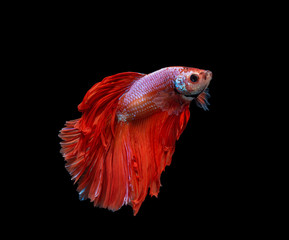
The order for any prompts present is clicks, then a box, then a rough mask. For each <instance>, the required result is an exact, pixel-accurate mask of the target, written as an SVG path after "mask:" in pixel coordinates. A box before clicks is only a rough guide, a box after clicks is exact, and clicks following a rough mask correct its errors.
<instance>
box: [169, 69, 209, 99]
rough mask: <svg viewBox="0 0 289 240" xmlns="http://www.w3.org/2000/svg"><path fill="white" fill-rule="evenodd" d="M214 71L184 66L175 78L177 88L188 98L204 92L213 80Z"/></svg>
mask: <svg viewBox="0 0 289 240" xmlns="http://www.w3.org/2000/svg"><path fill="white" fill-rule="evenodd" d="M212 76H213V74H212V72H211V71H209V70H202V69H198V68H183V69H182V71H180V73H179V74H178V75H177V76H176V78H175V80H174V85H175V90H176V91H177V92H178V93H179V94H181V95H182V96H183V98H184V99H186V100H193V99H194V98H197V97H198V96H199V95H200V94H201V93H203V92H204V91H205V90H206V89H207V87H208V86H209V84H210V81H211V80H212Z"/></svg>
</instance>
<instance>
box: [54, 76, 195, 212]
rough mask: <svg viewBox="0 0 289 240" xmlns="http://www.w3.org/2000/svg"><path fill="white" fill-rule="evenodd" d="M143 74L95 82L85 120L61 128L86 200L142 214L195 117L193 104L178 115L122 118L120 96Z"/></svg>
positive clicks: (85, 101)
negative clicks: (120, 115) (148, 195)
mask: <svg viewBox="0 0 289 240" xmlns="http://www.w3.org/2000/svg"><path fill="white" fill-rule="evenodd" d="M143 76H144V75H143V74H139V73H132V72H130V73H121V74H117V75H114V76H110V77H107V78H105V79H104V80H103V81H102V82H100V83H97V84H95V85H94V86H93V87H92V88H91V89H90V90H89V91H88V92H87V94H86V95H85V97H84V99H83V101H82V103H81V104H80V105H79V106H78V109H79V111H81V112H82V117H81V118H80V119H76V120H72V121H68V122H66V125H65V127H64V128H63V129H62V130H61V131H60V135H59V136H60V137H61V138H62V140H63V141H62V142H61V146H62V149H61V153H62V154H63V156H64V158H65V160H66V169H67V170H68V172H69V173H70V175H71V176H72V179H73V180H74V182H75V183H76V182H78V188H77V191H78V192H79V196H80V199H82V200H83V199H87V198H89V199H90V200H91V201H93V202H94V205H95V206H99V207H103V208H109V209H111V210H113V211H115V210H118V209H119V208H120V207H121V206H122V205H124V204H129V205H131V206H132V207H133V210H134V215H136V214H137V212H138V211H139V208H140V206H141V203H142V202H143V201H144V199H145V197H146V195H147V192H148V188H150V195H154V196H157V195H158V192H159V188H160V175H161V173H162V171H163V170H164V169H165V167H166V166H167V165H169V164H170V163H171V159H172V155H173V153H174V150H175V142H176V140H177V139H178V138H179V137H180V135H181V133H182V132H183V130H184V128H185V127H186V124H187V122H188V120H189V116H190V112H189V109H188V105H187V106H186V107H185V108H184V111H182V112H181V113H179V114H178V115H175V114H169V113H168V112H167V111H159V112H157V113H155V114H153V115H151V116H149V117H146V118H142V119H138V120H134V121H131V122H122V121H119V120H118V119H117V114H116V111H117V106H118V102H119V98H120V97H121V96H122V95H123V94H124V93H126V92H127V90H128V89H129V88H130V86H131V85H132V84H133V83H134V81H136V80H138V79H139V78H141V77H143Z"/></svg>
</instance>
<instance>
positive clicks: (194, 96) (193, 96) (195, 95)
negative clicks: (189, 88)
mask: <svg viewBox="0 0 289 240" xmlns="http://www.w3.org/2000/svg"><path fill="white" fill-rule="evenodd" d="M206 88H207V87H204V88H203V89H202V90H201V91H200V92H198V93H194V94H190V95H184V96H185V97H191V98H197V97H198V96H199V95H200V94H201V93H202V92H204V91H205V90H206Z"/></svg>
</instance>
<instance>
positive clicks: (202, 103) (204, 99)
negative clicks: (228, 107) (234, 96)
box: [196, 88, 211, 111]
mask: <svg viewBox="0 0 289 240" xmlns="http://www.w3.org/2000/svg"><path fill="white" fill-rule="evenodd" d="M210 97H211V95H210V94H209V89H208V88H207V89H206V90H205V91H203V92H202V93H200V95H199V96H198V97H197V98H196V104H197V106H198V107H200V108H203V109H204V110H205V111H209V108H208V106H210V103H209V102H208V99H209V98H210Z"/></svg>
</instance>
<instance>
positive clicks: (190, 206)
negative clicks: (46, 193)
mask: <svg viewBox="0 0 289 240" xmlns="http://www.w3.org/2000/svg"><path fill="white" fill-rule="evenodd" d="M71 45H73V44H71ZM110 47H111V48H112V49H110ZM110 47H109V49H110V50H109V51H105V50H103V49H102V47H99V48H98V49H97V50H95V51H91V49H85V48H84V49H79V47H78V48H75V46H70V45H68V46H67V45H66V46H65V47H64V49H63V48H61V50H62V53H61V54H60V56H58V58H60V59H56V61H55V62H54V65H55V67H56V69H57V71H56V72H55V73H56V75H55V76H53V79H52V82H53V84H54V87H55V89H54V90H53V94H52V98H53V99H54V100H55V102H54V106H53V110H52V114H53V116H54V121H53V123H54V127H55V128H54V129H53V135H54V137H55V138H54V141H55V146H54V157H53V159H51V163H52V164H53V179H52V181H51V182H50V184H51V185H53V187H52V188H53V189H54V190H53V191H56V195H57V198H55V199H54V198H53V205H54V206H55V207H57V208H60V209H61V210H60V211H61V212H62V214H63V217H65V214H69V213H71V214H72V213H73V214H79V215H80V216H83V217H84V216H85V217H89V218H93V219H94V220H97V219H101V218H102V217H112V218H115V217H123V216H127V217H133V216H132V214H133V212H132V209H131V207H129V206H125V207H123V208H121V210H119V211H117V212H114V213H113V212H111V211H109V210H106V209H99V208H94V207H93V204H92V203H90V202H89V201H88V200H86V201H79V199H78V193H77V192H76V186H74V185H73V183H72V181H71V180H70V176H69V174H68V173H67V172H66V170H65V168H64V160H63V158H62V156H61V154H60V153H59V150H60V145H59V142H60V139H59V138H58V137H57V135H58V131H59V130H60V129H61V128H62V127H63V125H64V123H65V121H67V120H71V119H76V118H78V117H80V116H81V114H80V113H79V112H78V111H77V105H78V104H79V103H80V102H81V101H82V98H83V96H84V95H85V93H86V92H87V91H88V90H89V89H90V87H92V86H93V85H94V84H95V83H96V82H98V81H101V80H102V79H103V78H104V77H106V76H108V75H112V74H116V73H119V72H125V71H134V72H141V73H151V72H153V71H156V70H158V69H160V68H163V67H167V66H189V67H196V68H201V69H208V70H211V71H212V72H213V80H212V81H211V84H210V86H209V89H210V94H211V98H210V99H209V102H210V104H211V105H210V106H209V109H210V110H209V111H204V110H203V109H201V108H198V107H197V106H196V105H195V103H194V102H193V103H192V104H191V107H190V110H191V117H190V121H189V123H188V125H187V128H186V130H185V131H184V133H183V134H182V136H181V138H180V140H179V141H178V142H177V143H176V151H175V154H174V155H173V159H172V164H171V166H169V167H167V168H166V170H165V172H164V173H163V174H162V177H161V183H162V187H161V189H160V193H159V197H158V198H155V197H152V198H151V197H150V196H148V197H147V198H146V200H145V201H144V202H143V204H142V206H141V208H140V211H139V213H138V215H137V216H136V217H135V218H140V217H150V218H155V217H161V218H170V217H172V216H174V218H176V217H177V218H185V217H186V216H199V217H201V218H203V217H204V216H205V215H208V216H210V218H216V219H217V218H219V217H220V215H222V214H229V215H230V211H231V210H229V209H231V208H232V211H233V212H234V211H238V210H239V209H238V208H239V206H234V200H236V198H238V197H239V196H238V193H237V191H236V185H238V182H234V180H233V181H232V179H234V175H235V174H236V171H238V170H237V169H236V167H237V166H236V163H233V162H232V158H228V157H227V156H226V151H228V149H227V147H228V142H230V140H229V139H228V138H227V136H226V134H228V129H224V126H225V125H226V124H225V123H224V121H226V122H228V119H227V120H226V118H227V116H228V114H227V112H226V111H224V109H223V107H221V106H220V105H221V104H222V100H223V98H222V97H221V96H220V95H221V93H220V91H219V89H220V88H221V87H220V86H222V85H224V82H222V81H224V80H225V78H224V76H223V75H222V73H223V71H222V68H223V65H222V64H223V62H221V61H220V60H218V59H217V58H214V56H213V55H210V51H208V49H203V50H201V51H197V50H196V49H195V48H194V47H191V49H186V50H184V49H182V48H180V47H179V46H166V47H165V49H163V51H160V52H155V51H156V50H158V49H157V48H153V49H151V48H150V45H149V44H148V45H147V46H145V47H146V48H147V50H148V51H147V52H146V51H145V50H144V52H146V53H144V52H143V51H141V50H140V52H138V50H137V49H142V47H141V46H138V47H137V48H136V50H135V51H134V50H128V49H130V48H126V47H127V46H126V45H124V46H118V47H119V48H120V51H115V46H113V45H112V46H110ZM211 54H213V53H211ZM227 105H228V104H227ZM224 114H225V115H224ZM225 116H226V117H225ZM234 208H235V209H234ZM62 214H61V215H62Z"/></svg>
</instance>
